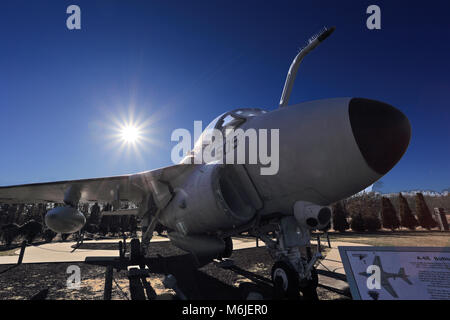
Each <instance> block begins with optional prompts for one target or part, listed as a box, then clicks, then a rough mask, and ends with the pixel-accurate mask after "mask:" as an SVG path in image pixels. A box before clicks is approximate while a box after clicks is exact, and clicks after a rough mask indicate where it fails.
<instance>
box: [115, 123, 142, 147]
mask: <svg viewBox="0 0 450 320" xmlns="http://www.w3.org/2000/svg"><path fill="white" fill-rule="evenodd" d="M120 136H121V138H122V140H123V141H125V142H127V143H135V142H137V141H138V140H139V139H140V137H141V133H140V131H139V129H138V128H137V127H136V126H133V125H126V126H124V127H123V128H121V130H120Z"/></svg>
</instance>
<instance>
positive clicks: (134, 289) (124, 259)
mask: <svg viewBox="0 0 450 320" xmlns="http://www.w3.org/2000/svg"><path fill="white" fill-rule="evenodd" d="M125 241H126V240H125V239H124V242H122V241H120V242H119V257H86V259H85V261H84V262H85V263H87V264H92V265H98V266H105V267H106V272H105V286H104V293H103V297H104V299H105V300H111V292H112V282H113V272H114V269H116V270H117V271H121V270H128V280H129V285H130V293H131V299H132V300H146V299H148V300H152V299H155V298H156V292H155V290H154V289H153V288H152V286H151V285H150V283H149V282H148V281H147V277H149V274H150V272H149V270H148V269H147V268H146V264H145V258H144V255H143V254H142V252H141V244H140V241H139V239H132V240H131V243H130V249H131V251H130V254H129V255H127V254H126V252H125V250H126V242H125ZM130 266H133V267H131V268H129V267H130Z"/></svg>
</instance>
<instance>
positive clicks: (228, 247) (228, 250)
mask: <svg viewBox="0 0 450 320" xmlns="http://www.w3.org/2000/svg"><path fill="white" fill-rule="evenodd" d="M223 241H224V242H225V250H223V253H222V258H229V257H231V255H232V254H233V240H231V237H226V238H225V239H223Z"/></svg>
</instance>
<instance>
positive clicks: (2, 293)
mask: <svg viewBox="0 0 450 320" xmlns="http://www.w3.org/2000/svg"><path fill="white" fill-rule="evenodd" d="M94 245H95V244H94ZM88 246H92V244H85V245H83V247H84V248H87V247H88ZM116 247H117V245H116V244H102V245H101V246H100V247H99V246H98V245H97V246H96V247H95V248H96V249H115V248H116ZM92 249H93V248H92ZM158 255H160V256H162V257H165V258H167V259H160V258H156V257H157V256H158ZM151 257H153V259H154V261H155V264H154V265H155V269H154V270H153V271H155V272H158V273H152V274H151V276H150V278H149V282H150V284H151V285H152V287H153V288H154V290H155V292H156V294H157V298H158V299H173V298H174V291H173V290H171V289H165V287H164V285H163V284H162V280H163V278H164V273H171V274H174V275H175V277H176V279H177V283H178V287H179V288H180V289H181V291H182V292H183V293H184V294H185V295H186V296H187V297H188V298H189V299H208V300H209V299H212V300H220V299H245V298H246V297H247V295H248V293H249V292H259V293H260V294H261V295H262V296H263V297H264V298H265V299H271V298H272V293H273V290H272V286H271V283H270V270H271V267H272V264H273V260H272V258H271V257H270V255H269V254H268V252H267V250H266V249H265V248H251V249H243V250H236V251H234V252H233V255H232V257H231V259H232V260H233V261H234V267H233V270H230V269H223V268H221V267H218V266H217V265H216V264H214V263H210V264H207V265H206V266H203V267H202V268H200V269H198V270H197V269H196V268H194V267H193V265H192V263H191V262H192V261H191V260H190V259H189V258H187V256H186V253H185V252H184V251H182V250H180V249H178V248H176V247H174V246H173V245H171V243H170V242H159V243H158V242H155V243H152V244H151ZM164 260H167V261H169V263H165V264H164V263H163V265H164V266H163V267H161V265H162V264H161V263H159V262H160V261H164ZM157 264H159V266H157ZM70 265H77V266H79V267H80V270H81V284H80V288H78V289H69V288H67V285H66V281H67V278H68V277H69V274H68V273H67V268H68V267H69V266H70ZM8 267H11V266H8V265H2V266H0V299H1V300H5V299H30V298H31V297H33V296H34V295H35V294H37V293H38V292H40V291H42V290H44V289H48V295H47V299H55V300H56V299H65V300H67V299H69V300H99V299H103V285H104V275H105V268H104V267H101V266H94V265H88V264H85V263H77V264H74V263H45V264H44V263H42V264H23V265H20V266H18V267H15V268H12V269H10V270H9V271H6V272H3V271H4V270H6V269H8ZM161 268H163V269H161ZM2 272H3V273H2ZM159 272H161V273H159ZM114 279H115V282H113V289H112V299H114V300H124V299H128V298H129V297H130V293H129V290H128V278H127V272H126V271H120V272H117V271H114ZM318 295H319V299H321V300H329V299H333V300H334V299H341V298H343V297H342V296H340V295H338V294H336V293H332V292H330V291H327V290H325V289H322V288H318Z"/></svg>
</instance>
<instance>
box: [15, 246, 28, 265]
mask: <svg viewBox="0 0 450 320" xmlns="http://www.w3.org/2000/svg"><path fill="white" fill-rule="evenodd" d="M26 247H27V241H26V240H24V241H23V242H22V245H21V247H20V254H19V260H18V261H17V265H19V264H21V263H22V260H23V255H24V254H25V248H26Z"/></svg>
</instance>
